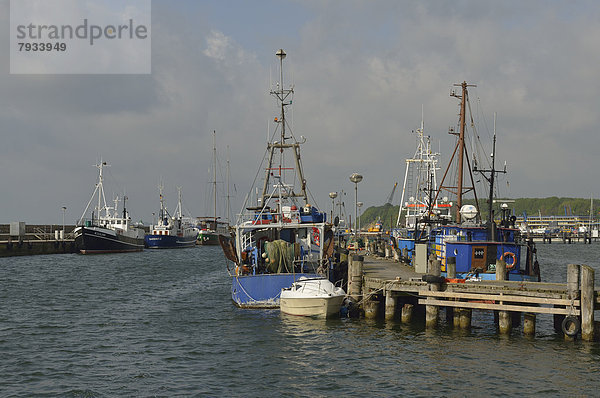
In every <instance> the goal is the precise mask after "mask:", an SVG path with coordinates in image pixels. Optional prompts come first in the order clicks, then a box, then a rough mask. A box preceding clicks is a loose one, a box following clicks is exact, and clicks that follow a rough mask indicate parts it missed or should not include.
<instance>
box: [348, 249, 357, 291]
mask: <svg viewBox="0 0 600 398" xmlns="http://www.w3.org/2000/svg"><path fill="white" fill-rule="evenodd" d="M352 256H353V255H352V254H348V255H347V257H348V290H347V293H348V296H350V298H351V299H352V300H353V301H354V302H357V301H358V300H357V299H356V298H354V297H352V295H351V294H350V292H352V291H353V289H354V286H352V285H353V284H354V283H353V282H352V272H353V270H352Z"/></svg>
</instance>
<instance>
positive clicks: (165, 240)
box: [144, 235, 196, 249]
mask: <svg viewBox="0 0 600 398" xmlns="http://www.w3.org/2000/svg"><path fill="white" fill-rule="evenodd" d="M144 243H145V245H146V247H147V248H148V249H182V248H186V247H194V245H195V244H196V235H191V236H171V235H146V236H145V237H144Z"/></svg>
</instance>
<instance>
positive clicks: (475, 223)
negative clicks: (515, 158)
mask: <svg viewBox="0 0 600 398" xmlns="http://www.w3.org/2000/svg"><path fill="white" fill-rule="evenodd" d="M457 86H460V87H461V88H462V94H456V93H452V94H451V95H452V96H454V97H457V98H459V99H460V121H459V132H458V133H455V132H454V131H453V130H451V134H454V135H456V136H457V142H456V147H455V149H454V152H453V154H452V157H451V159H450V162H449V163H448V167H447V169H446V171H445V173H444V177H443V178H442V181H441V182H440V184H439V186H437V187H436V185H435V170H436V168H435V163H431V161H430V160H422V159H421V160H418V159H417V160H416V161H418V162H419V163H420V164H426V165H427V164H428V162H429V163H431V165H428V166H427V167H426V168H425V170H426V172H427V173H428V174H426V176H425V178H422V181H426V182H427V185H426V187H425V188H423V189H420V191H422V192H426V193H427V194H426V195H425V196H424V197H423V198H422V199H418V198H416V199H415V198H413V197H411V198H410V199H409V201H407V202H405V203H403V206H405V208H406V228H404V229H403V230H402V229H399V230H398V231H397V232H396V236H395V238H396V239H395V240H394V241H393V242H394V244H395V245H396V248H398V249H400V250H402V249H405V250H404V252H405V253H407V255H406V256H405V261H409V262H410V263H411V264H412V265H414V266H415V269H416V270H417V271H418V272H426V269H427V261H428V259H431V258H435V259H437V260H440V262H441V265H442V275H443V276H446V275H447V266H448V264H449V263H454V264H456V278H458V279H471V280H494V279H496V264H497V262H498V261H504V262H505V263H506V270H507V274H506V279H508V280H515V281H539V280H540V270H539V264H538V262H537V255H536V248H535V244H534V242H533V240H531V239H529V240H525V239H524V238H523V237H522V236H521V234H520V230H519V229H518V228H517V227H515V221H516V217H515V216H514V215H511V214H510V211H509V209H508V204H507V203H503V204H502V205H501V216H500V217H499V219H498V220H497V219H496V218H495V209H494V206H493V204H494V202H495V200H494V188H495V179H496V176H497V174H499V173H506V167H504V169H503V170H498V169H497V168H496V164H495V158H496V131H495V122H494V135H493V143H492V155H491V158H490V159H489V160H487V161H488V166H489V168H482V167H479V166H478V161H477V158H475V157H474V155H471V156H473V157H472V158H471V159H469V155H468V154H467V151H466V145H465V126H466V122H465V120H466V116H467V115H466V112H467V108H468V109H471V107H470V105H469V106H468V107H467V103H468V98H469V97H468V90H467V87H469V86H470V85H468V84H467V83H466V82H463V83H461V84H459V85H457ZM471 119H472V116H471ZM474 139H475V138H474ZM425 152H426V153H430V151H429V149H427V150H426V151H425ZM488 153H489V152H488ZM415 158H417V156H415ZM480 163H483V160H481V159H480ZM407 165H408V161H407ZM452 168H454V169H455V170H456V173H452V172H450V170H451V169H452ZM467 171H468V173H467ZM475 173H478V174H480V175H481V177H482V179H484V180H485V181H487V183H488V186H489V191H488V198H487V199H488V200H487V201H488V217H487V219H482V217H481V212H480V208H479V199H478V197H477V190H476V189H475V181H474V177H473V175H474V174H475ZM464 174H467V176H468V177H470V185H469V183H468V182H466V179H465V178H463V177H464ZM450 175H454V176H456V181H455V183H454V182H449V180H450V178H449V176H450ZM408 176H409V174H408V167H407V174H406V178H408ZM406 178H405V180H406ZM405 185H406V182H405ZM443 191H447V192H449V193H451V194H455V195H456V204H455V207H454V208H455V209H456V215H455V218H454V220H451V215H450V212H449V210H450V208H451V207H452V206H453V205H454V204H453V203H452V202H448V199H446V198H445V197H444V198H443V199H442V200H441V201H438V198H439V197H440V194H441V192H443ZM466 193H472V194H473V196H474V204H464V205H463V195H464V194H466ZM411 206H412V208H411ZM444 209H445V210H444ZM400 211H402V206H401V210H400ZM399 221H400V214H399V216H398V222H399ZM522 257H524V259H523V258H522Z"/></svg>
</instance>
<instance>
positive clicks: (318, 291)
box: [279, 276, 346, 318]
mask: <svg viewBox="0 0 600 398" xmlns="http://www.w3.org/2000/svg"><path fill="white" fill-rule="evenodd" d="M345 297H346V292H344V289H342V288H341V287H337V286H335V285H334V284H333V283H331V282H330V281H328V280H327V279H325V278H306V277H304V276H302V277H300V278H299V279H298V280H297V281H296V282H294V283H293V284H292V286H291V287H288V288H284V289H281V296H280V299H279V307H280V309H281V312H283V313H285V314H290V315H301V316H313V317H317V318H330V317H334V316H339V314H340V309H341V307H342V302H343V301H344V298H345Z"/></svg>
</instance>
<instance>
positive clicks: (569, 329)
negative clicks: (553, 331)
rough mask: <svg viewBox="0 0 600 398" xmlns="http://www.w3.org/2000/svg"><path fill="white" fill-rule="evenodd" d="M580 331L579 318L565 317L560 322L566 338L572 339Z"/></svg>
mask: <svg viewBox="0 0 600 398" xmlns="http://www.w3.org/2000/svg"><path fill="white" fill-rule="evenodd" d="M580 329H581V324H580V323H579V318H577V317H576V316H573V315H569V316H566V317H565V319H563V321H562V331H563V333H564V334H566V335H567V336H570V337H573V336H576V335H577V333H579V330H580Z"/></svg>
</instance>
